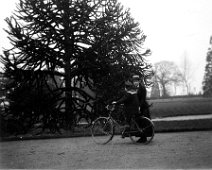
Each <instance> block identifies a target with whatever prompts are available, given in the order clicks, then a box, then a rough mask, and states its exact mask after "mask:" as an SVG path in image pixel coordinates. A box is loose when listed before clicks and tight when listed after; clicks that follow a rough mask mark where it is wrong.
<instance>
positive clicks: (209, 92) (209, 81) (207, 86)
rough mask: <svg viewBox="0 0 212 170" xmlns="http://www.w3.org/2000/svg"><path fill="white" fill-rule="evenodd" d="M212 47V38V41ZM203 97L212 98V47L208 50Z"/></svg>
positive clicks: (211, 41) (211, 40)
mask: <svg viewBox="0 0 212 170" xmlns="http://www.w3.org/2000/svg"><path fill="white" fill-rule="evenodd" d="M210 45H211V46H212V37H211V39H210ZM203 95H205V96H212V47H211V48H209V49H208V53H207V56H206V66H205V75H204V80H203Z"/></svg>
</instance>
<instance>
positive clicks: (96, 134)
mask: <svg viewBox="0 0 212 170" xmlns="http://www.w3.org/2000/svg"><path fill="white" fill-rule="evenodd" d="M91 134H92V138H93V140H94V142H95V143H97V144H107V143H108V142H110V141H111V140H112V138H113V136H114V124H113V121H112V120H111V119H110V118H108V117H99V118H97V119H96V120H95V121H94V122H93V124H92V128H91Z"/></svg>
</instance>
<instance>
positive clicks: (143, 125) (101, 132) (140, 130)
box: [91, 105, 154, 144]
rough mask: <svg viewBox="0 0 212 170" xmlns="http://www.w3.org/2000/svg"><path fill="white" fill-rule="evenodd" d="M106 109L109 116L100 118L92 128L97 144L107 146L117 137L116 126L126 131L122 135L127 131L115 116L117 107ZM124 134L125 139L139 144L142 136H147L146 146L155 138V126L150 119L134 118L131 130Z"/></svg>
mask: <svg viewBox="0 0 212 170" xmlns="http://www.w3.org/2000/svg"><path fill="white" fill-rule="evenodd" d="M106 109H107V110H108V111H109V112H108V116H107V117H98V118H97V119H96V120H95V121H94V122H93V124H92V127H91V134H92V138H93V140H94V142H95V143H97V144H107V143H108V142H110V141H111V140H112V139H113V137H114V135H115V127H116V125H118V126H119V128H120V129H121V128H123V129H124V130H123V131H122V133H123V132H124V131H125V128H124V127H125V126H124V125H123V121H119V120H118V119H117V118H115V116H114V115H113V114H114V110H115V105H107V106H106ZM124 134H125V135H124V137H129V138H130V139H131V140H132V141H133V142H137V141H138V139H139V138H140V137H141V135H145V136H146V138H147V141H146V142H145V144H148V143H150V142H151V141H152V139H153V137H154V124H153V122H152V121H151V120H150V119H149V118H147V117H144V116H141V117H139V119H137V120H135V118H134V117H132V119H131V126H130V130H129V131H127V132H125V133H124Z"/></svg>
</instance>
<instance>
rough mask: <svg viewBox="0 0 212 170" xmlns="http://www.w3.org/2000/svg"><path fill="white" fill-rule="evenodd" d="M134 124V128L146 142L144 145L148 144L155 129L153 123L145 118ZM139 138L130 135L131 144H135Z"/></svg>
mask: <svg viewBox="0 0 212 170" xmlns="http://www.w3.org/2000/svg"><path fill="white" fill-rule="evenodd" d="M133 122H134V124H135V125H134V126H136V128H137V129H138V131H139V132H141V135H142V136H144V137H146V141H145V142H144V143H145V144H149V143H150V142H151V141H152V140H153V138H154V135H155V128H154V124H153V122H152V121H151V120H150V119H149V118H147V117H140V119H139V121H138V123H136V122H135V121H133ZM140 137H141V136H139V135H137V136H133V135H130V139H131V140H132V141H133V142H137V141H138V140H139V139H140Z"/></svg>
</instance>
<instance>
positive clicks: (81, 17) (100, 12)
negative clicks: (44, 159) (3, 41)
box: [1, 0, 150, 125]
mask: <svg viewBox="0 0 212 170" xmlns="http://www.w3.org/2000/svg"><path fill="white" fill-rule="evenodd" d="M6 22H7V24H8V26H9V29H8V30H6V31H7V33H8V35H9V39H10V41H11V44H12V45H13V48H11V49H8V50H5V51H4V55H2V56H1V58H2V62H3V63H4V65H5V76H7V77H9V79H10V80H11V81H10V83H9V84H8V85H7V89H8V90H9V91H10V97H9V98H10V102H11V103H16V104H18V105H19V107H27V108H30V111H28V110H27V111H25V110H23V109H22V111H21V112H17V113H16V114H18V115H21V114H22V113H23V112H24V115H25V114H27V115H30V117H31V118H32V117H33V114H34V112H35V111H34V110H35V109H32V108H36V109H40V110H41V111H40V112H39V114H36V117H40V116H41V115H43V114H44V112H43V109H44V110H45V108H46V109H47V111H46V112H48V113H45V114H46V115H49V116H47V117H46V118H48V119H50V117H52V116H53V114H54V112H58V115H60V114H61V115H62V116H61V117H62V119H63V120H65V122H66V124H67V125H72V124H74V121H75V118H76V117H77V115H78V114H80V113H77V112H76V111H79V110H80V108H81V109H86V108H87V107H85V105H88V104H89V103H88V102H90V101H92V100H95V101H97V104H99V103H98V101H101V103H105V102H107V101H108V100H110V99H112V98H113V97H114V96H117V95H119V94H120V91H121V89H122V87H123V82H124V81H125V80H126V79H127V78H128V77H129V76H130V74H131V73H133V72H136V73H138V74H142V75H145V77H146V78H147V79H148V76H149V75H150V72H149V68H150V66H149V65H148V64H147V63H146V62H145V60H144V58H143V57H144V56H146V55H149V54H150V50H144V51H143V52H142V51H141V47H142V45H143V42H144V41H145V38H146V36H145V35H144V34H143V32H142V31H141V30H140V27H139V24H138V23H137V22H135V21H134V19H133V18H132V17H131V15H130V12H129V10H124V8H123V6H122V5H121V4H120V3H118V2H117V0H66V1H64V0H20V2H19V4H18V6H17V11H16V12H15V13H14V15H13V16H11V17H10V18H7V19H6ZM17 73H19V74H17ZM17 78H18V81H17V80H16V79H17ZM40 78H41V79H40ZM29 80H30V81H29ZM49 80H50V81H51V84H53V85H52V86H53V88H50V85H49ZM58 80H61V82H60V83H58ZM26 82H27V83H26ZM38 84H39V87H40V85H41V86H42V88H38ZM44 84H45V88H43V87H44V86H43V85H44ZM17 89H18V90H19V92H17V91H16V90H17ZM41 89H42V90H41ZM43 89H45V90H43ZM85 89H89V90H85ZM22 90H26V91H23V92H22ZM28 90H30V91H28ZM44 91H45V92H44ZM32 92H33V95H31V93H32ZM11 93H14V94H11ZM16 93H20V95H21V96H22V97H21V98H20V99H19V97H18V95H16ZM40 93H41V94H40ZM43 93H44V94H43ZM46 93H47V94H50V95H49V97H50V96H53V98H51V97H50V98H48V97H47V98H46V96H45V97H44V96H43V95H45V94H46ZM25 94H26V95H25ZM29 94H30V95H29ZM34 94H39V95H38V96H36V95H34ZM11 95H12V96H13V97H12V99H11ZM14 96H16V97H14ZM29 96H30V99H31V100H28V99H27V97H29ZM55 96H56V97H55ZM37 97H39V98H37ZM97 98H98V100H97ZM48 99H49V100H50V104H42V103H40V102H41V101H40V100H48ZM19 100H21V101H26V102H21V103H22V104H23V103H25V104H24V106H20V103H19ZM33 100H36V101H33ZM52 100H53V101H52ZM28 102H34V103H36V106H32V105H31V103H28ZM55 103H57V104H55ZM37 105H38V106H37ZM52 105H53V106H52ZM89 105H90V106H91V107H93V105H92V104H89ZM10 106H11V107H12V105H10ZM28 106H30V107H28ZM31 106H32V107H31ZM48 106H49V107H50V108H52V109H53V108H54V111H52V110H49V111H48V108H47V107H48ZM10 110H11V108H10ZM36 113H38V112H36ZM25 118H27V116H25ZM36 119H37V118H36ZM44 123H45V122H44Z"/></svg>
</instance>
